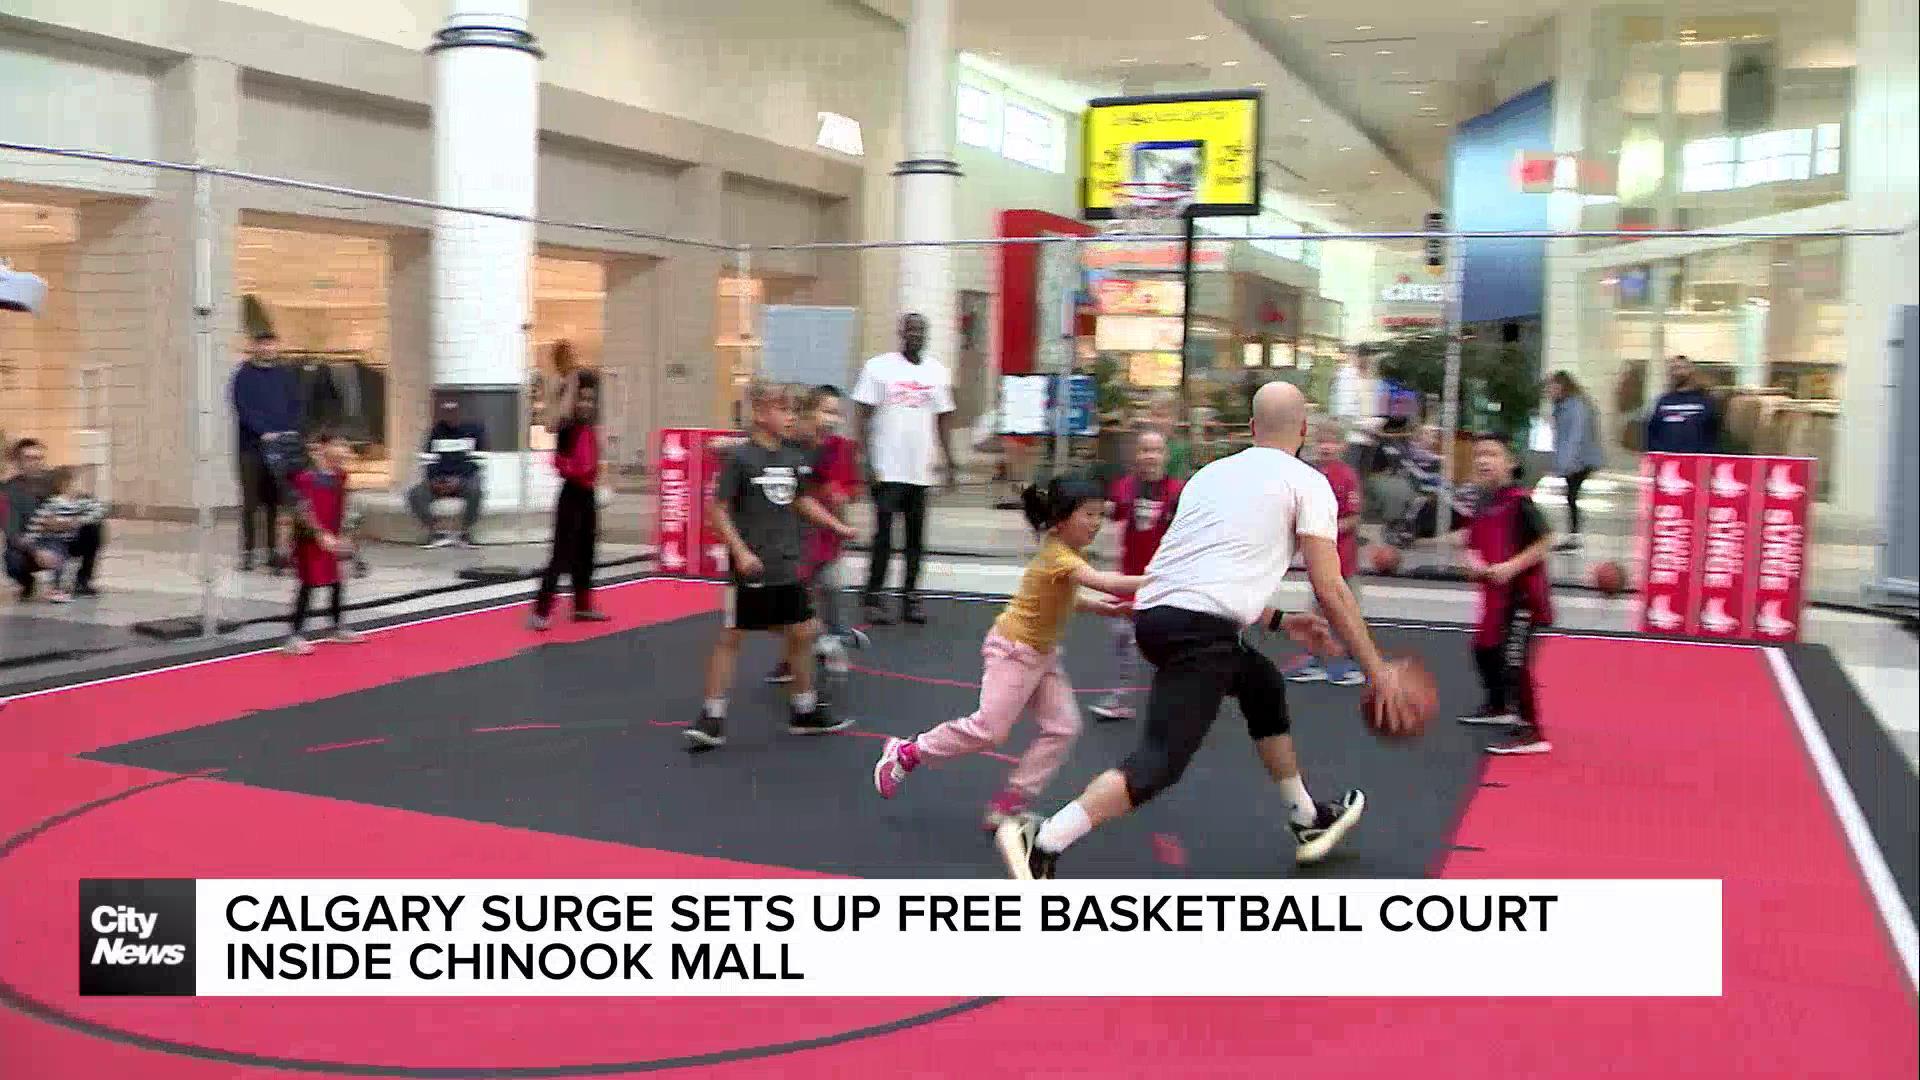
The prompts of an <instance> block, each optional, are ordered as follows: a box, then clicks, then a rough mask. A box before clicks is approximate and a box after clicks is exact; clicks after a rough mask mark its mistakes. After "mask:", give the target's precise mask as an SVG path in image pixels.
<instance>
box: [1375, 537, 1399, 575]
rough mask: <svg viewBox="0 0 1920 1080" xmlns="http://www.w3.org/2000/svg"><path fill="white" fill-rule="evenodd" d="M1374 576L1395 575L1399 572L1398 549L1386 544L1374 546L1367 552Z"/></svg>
mask: <svg viewBox="0 0 1920 1080" xmlns="http://www.w3.org/2000/svg"><path fill="white" fill-rule="evenodd" d="M1368 558H1369V559H1370V560H1371V561H1372V563H1373V572H1374V573H1376V574H1387V575H1392V574H1397V573H1399V572H1400V549H1399V548H1397V547H1392V546H1390V545H1387V544H1375V545H1373V547H1372V548H1371V549H1370V550H1369V552H1368Z"/></svg>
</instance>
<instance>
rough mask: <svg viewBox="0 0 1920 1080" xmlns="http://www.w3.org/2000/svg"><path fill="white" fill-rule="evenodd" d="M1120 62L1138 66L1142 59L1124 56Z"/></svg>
mask: <svg viewBox="0 0 1920 1080" xmlns="http://www.w3.org/2000/svg"><path fill="white" fill-rule="evenodd" d="M1120 62H1121V63H1123V64H1137V63H1139V62H1140V58H1139V57H1137V56H1123V57H1121V58H1120Z"/></svg>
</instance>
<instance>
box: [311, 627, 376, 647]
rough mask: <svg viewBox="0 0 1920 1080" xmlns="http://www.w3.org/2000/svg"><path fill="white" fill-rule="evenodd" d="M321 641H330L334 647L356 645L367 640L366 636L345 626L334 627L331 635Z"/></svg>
mask: <svg viewBox="0 0 1920 1080" xmlns="http://www.w3.org/2000/svg"><path fill="white" fill-rule="evenodd" d="M322 640H323V641H331V642H333V643H334V644H335V645H358V644H360V643H361V642H363V641H365V640H367V635H365V634H363V633H361V632H360V631H358V630H353V629H349V628H348V627H345V626H336V627H334V628H333V633H331V634H328V635H327V636H326V637H325V638H323V639H322Z"/></svg>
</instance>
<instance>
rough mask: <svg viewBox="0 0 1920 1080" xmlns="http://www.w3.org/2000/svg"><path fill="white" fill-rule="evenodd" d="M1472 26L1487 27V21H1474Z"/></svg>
mask: <svg viewBox="0 0 1920 1080" xmlns="http://www.w3.org/2000/svg"><path fill="white" fill-rule="evenodd" d="M1473 25H1475V26H1485V25H1487V20H1485V19H1475V20H1473Z"/></svg>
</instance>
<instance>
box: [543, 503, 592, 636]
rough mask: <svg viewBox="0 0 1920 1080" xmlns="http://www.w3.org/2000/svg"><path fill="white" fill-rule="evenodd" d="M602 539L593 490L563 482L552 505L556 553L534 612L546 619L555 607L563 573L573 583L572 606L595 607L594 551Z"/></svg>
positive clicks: (590, 608)
mask: <svg viewBox="0 0 1920 1080" xmlns="http://www.w3.org/2000/svg"><path fill="white" fill-rule="evenodd" d="M599 540H600V502H599V499H598V498H597V497H596V493H595V492H594V490H593V489H592V488H591V487H588V486H586V485H584V484H575V483H571V482H569V483H566V484H563V485H561V488H560V501H559V503H558V504H556V505H555V506H554V509H553V553H552V554H551V555H549V556H548V557H547V571H546V573H545V574H543V575H541V577H540V593H539V595H537V596H535V597H534V598H533V612H534V614H536V615H538V616H540V617H541V618H543V619H544V618H546V617H547V615H548V614H549V613H550V612H552V611H553V597H554V594H556V593H558V592H559V591H560V575H561V574H563V573H564V574H566V575H567V576H568V578H570V579H571V580H572V583H573V610H575V611H592V610H593V552H594V546H595V545H596V544H597V543H599Z"/></svg>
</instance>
